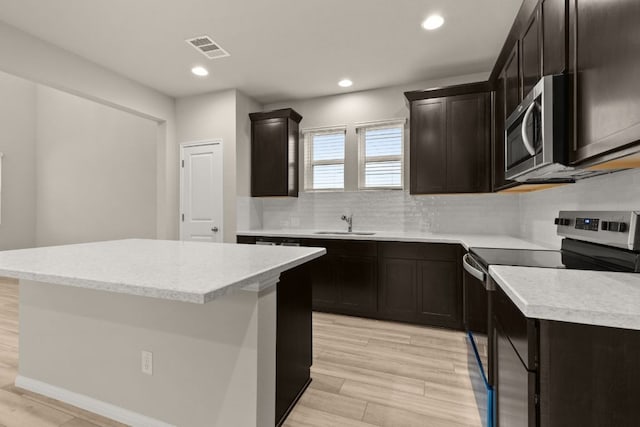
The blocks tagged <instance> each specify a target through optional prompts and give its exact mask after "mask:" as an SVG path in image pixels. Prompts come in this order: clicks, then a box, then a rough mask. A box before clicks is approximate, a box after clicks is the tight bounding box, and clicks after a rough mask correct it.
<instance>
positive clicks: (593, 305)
mask: <svg viewBox="0 0 640 427" xmlns="http://www.w3.org/2000/svg"><path fill="white" fill-rule="evenodd" d="M489 274H490V275H491V277H493V279H494V280H495V281H496V283H497V284H498V285H499V286H500V287H501V288H502V289H503V290H504V292H505V293H506V294H507V295H508V296H509V298H511V300H512V301H513V302H514V303H515V305H516V306H517V307H518V308H519V309H520V311H521V312H522V313H523V314H524V315H525V316H526V317H530V318H536V319H545V320H557V321H561V322H573V323H582V324H587V325H598V326H610V327H614V328H624V329H635V330H640V274H637V273H612V272H599V271H585V270H563V269H554V268H532V267H512V266H490V267H489Z"/></svg>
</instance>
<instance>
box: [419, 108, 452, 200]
mask: <svg viewBox="0 0 640 427" xmlns="http://www.w3.org/2000/svg"><path fill="white" fill-rule="evenodd" d="M445 138H446V99H445V98H433V99H425V100H421V101H414V102H412V103H411V135H410V140H411V141H410V142H411V155H410V162H411V164H410V188H411V194H429V193H442V192H444V191H445V190H446V184H447V182H446V155H447V152H446V146H445Z"/></svg>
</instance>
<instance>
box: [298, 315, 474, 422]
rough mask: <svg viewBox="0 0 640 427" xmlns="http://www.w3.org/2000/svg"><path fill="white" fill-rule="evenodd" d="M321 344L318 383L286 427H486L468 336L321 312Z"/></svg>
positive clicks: (316, 338)
mask: <svg viewBox="0 0 640 427" xmlns="http://www.w3.org/2000/svg"><path fill="white" fill-rule="evenodd" d="M313 345H314V348H313V367H312V369H311V376H312V378H313V381H312V383H311V385H310V386H309V388H308V389H307V391H306V392H305V393H304V395H303V396H302V398H301V399H300V401H299V402H298V405H297V406H296V407H295V408H294V410H293V411H292V413H291V414H290V415H289V418H288V419H287V422H286V423H285V427H327V426H341V427H373V426H377V427H413V426H420V427H460V426H473V427H477V426H482V425H483V422H484V416H482V415H481V414H483V413H484V407H485V405H486V402H484V401H480V402H478V401H476V397H475V395H474V392H473V390H474V387H476V388H480V389H483V387H484V386H483V383H482V378H481V377H480V375H479V373H477V372H478V371H477V368H476V362H475V356H474V355H473V352H472V351H471V349H470V346H469V345H468V343H467V338H466V334H465V333H463V332H455V331H448V330H443V329H437V328H426V327H421V326H413V325H406V324H401V323H393V322H383V321H377V320H370V319H362V318H358V317H348V316H338V315H333V314H325V313H314V315H313ZM479 350H480V351H481V353H482V356H483V358H484V357H486V341H484V342H481V343H480V345H479Z"/></svg>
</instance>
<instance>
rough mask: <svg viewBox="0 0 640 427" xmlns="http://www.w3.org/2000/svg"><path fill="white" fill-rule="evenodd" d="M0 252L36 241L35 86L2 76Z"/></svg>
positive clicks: (0, 90)
mask: <svg viewBox="0 0 640 427" xmlns="http://www.w3.org/2000/svg"><path fill="white" fill-rule="evenodd" d="M0 94H1V95H0V152H3V153H4V159H3V166H2V192H1V193H0V197H2V200H1V203H0V204H1V208H2V216H1V218H0V250H4V249H18V248H27V247H33V246H34V245H35V241H36V235H35V233H36V161H35V148H36V85H35V84H33V83H31V82H28V81H26V80H23V79H20V78H17V77H14V76H11V75H9V74H5V73H1V72H0Z"/></svg>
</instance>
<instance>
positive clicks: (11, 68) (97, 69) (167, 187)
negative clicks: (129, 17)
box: [0, 22, 179, 238]
mask: <svg viewBox="0 0 640 427" xmlns="http://www.w3.org/2000/svg"><path fill="white" fill-rule="evenodd" d="M0 58H2V60H1V61H0V70H3V71H6V72H8V73H10V74H13V75H15V76H19V77H23V78H25V79H27V80H30V81H33V82H35V83H41V84H44V85H46V86H49V87H53V88H56V89H60V90H62V91H65V92H69V93H72V94H76V95H78V96H81V97H84V98H87V99H90V100H94V101H96V102H99V103H102V104H105V105H109V106H112V107H115V108H118V109H121V110H125V111H128V112H131V113H133V114H136V115H139V116H142V117H146V118H150V119H152V120H154V121H156V122H157V123H158V124H159V126H158V127H157V134H156V138H157V142H158V144H159V149H158V151H157V154H156V161H157V177H156V179H157V189H156V191H157V196H156V203H157V209H156V211H157V220H156V223H157V227H156V235H157V236H158V237H159V238H177V237H178V210H179V209H178V204H179V203H178V197H179V193H178V181H179V168H178V147H177V145H176V139H175V101H174V99H173V98H171V97H169V96H166V95H164V94H161V93H160V92H158V91H156V90H153V89H151V88H149V87H146V86H144V85H142V84H140V83H137V82H134V81H132V80H129V79H127V78H125V77H122V76H121V75H119V74H117V73H115V72H113V71H111V70H108V69H106V68H104V67H102V66H100V65H98V64H95V63H93V62H90V61H88V60H86V59H84V58H82V57H80V56H78V55H75V54H73V53H70V52H68V51H66V50H64V49H61V48H59V47H57V46H55V45H52V44H50V43H48V42H46V41H44V40H41V39H38V38H35V37H33V36H31V35H29V34H27V33H25V32H23V31H21V30H19V29H17V28H15V27H12V26H10V25H7V24H5V23H3V22H0Z"/></svg>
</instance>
